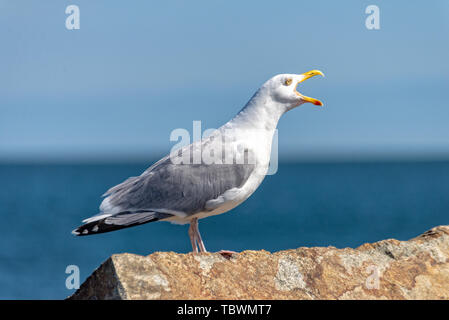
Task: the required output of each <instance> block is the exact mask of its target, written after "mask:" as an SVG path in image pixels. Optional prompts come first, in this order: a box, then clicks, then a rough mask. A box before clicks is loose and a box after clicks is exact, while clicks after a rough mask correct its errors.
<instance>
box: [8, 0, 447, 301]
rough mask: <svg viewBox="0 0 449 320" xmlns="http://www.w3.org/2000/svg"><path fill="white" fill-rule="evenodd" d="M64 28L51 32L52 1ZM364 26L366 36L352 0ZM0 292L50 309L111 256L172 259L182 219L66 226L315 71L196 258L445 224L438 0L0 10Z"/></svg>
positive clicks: (402, 235)
mask: <svg viewBox="0 0 449 320" xmlns="http://www.w3.org/2000/svg"><path fill="white" fill-rule="evenodd" d="M73 4H74V5H77V6H78V7H79V9H80V29H79V30H68V29H67V28H66V25H65V22H66V19H67V17H68V16H69V15H68V14H66V13H65V10H66V7H67V6H69V5H73ZM371 4H375V5H377V6H378V7H379V9H380V16H379V17H380V29H379V30H368V29H367V28H366V26H365V20H366V18H367V17H368V16H369V15H368V14H366V13H365V9H366V7H367V6H368V5H371ZM0 39H1V46H0V61H1V62H0V181H1V184H0V218H1V222H0V298H1V299H49V298H52V299H62V298H65V297H67V296H68V295H70V294H71V293H73V290H68V289H67V288H66V286H65V279H66V277H67V276H68V275H67V274H65V270H66V266H67V265H77V266H79V268H80V272H81V281H83V280H84V279H85V278H86V277H87V276H89V275H90V274H91V273H92V271H93V270H94V269H95V268H96V267H97V266H99V264H100V263H101V262H102V261H104V260H105V259H107V258H108V257H109V256H110V255H111V254H113V253H120V252H131V253H136V254H144V255H146V254H150V253H152V252H154V251H176V252H189V251H190V249H191V248H190V243H189V241H188V236H187V226H177V225H171V224H169V223H157V224H147V225H144V226H139V227H136V228H131V229H126V230H121V231H118V232H113V233H108V234H102V235H98V236H93V237H82V238H76V237H74V236H72V235H71V234H70V232H71V230H72V229H74V228H75V227H77V226H78V225H79V224H80V222H81V220H82V219H84V218H86V217H89V216H91V215H93V214H96V213H97V212H98V206H99V204H100V202H101V198H100V196H101V194H103V193H104V192H105V191H106V190H107V189H108V188H109V187H111V186H113V185H115V184H117V183H120V182H121V181H123V180H124V179H126V178H127V177H129V176H135V175H139V174H140V173H141V172H142V171H143V170H145V169H146V168H147V167H148V166H150V165H151V164H152V163H153V162H155V161H157V160H158V159H159V158H160V157H162V156H164V155H165V154H167V153H168V152H169V151H170V149H171V148H172V147H173V145H174V144H175V143H176V142H173V141H170V140H169V138H170V133H171V132H172V130H174V129H176V128H185V129H187V130H189V131H190V132H192V121H193V120H200V121H202V127H203V130H204V129H207V128H217V127H219V126H220V125H222V124H223V123H225V122H227V121H228V120H229V119H231V118H232V117H233V116H234V115H235V114H236V113H237V112H238V111H239V110H240V109H241V108H242V107H243V105H244V104H245V103H246V102H247V101H248V99H249V98H250V97H251V96H252V94H253V93H254V92H255V90H257V88H258V87H259V86H260V85H261V84H262V83H263V82H265V81H266V80H267V79H269V78H270V77H272V76H273V75H275V74H278V73H303V72H306V71H308V70H311V69H319V70H321V71H323V72H324V73H325V74H326V78H318V77H317V78H313V79H310V80H308V81H307V82H304V83H303V84H301V88H300V91H301V92H302V93H304V94H306V95H308V96H312V97H315V98H318V99H320V100H322V101H323V102H324V107H323V108H317V107H315V106H313V105H310V104H306V105H303V106H301V107H300V108H298V109H295V110H293V111H291V112H290V113H288V114H287V115H286V116H285V117H284V118H282V119H281V122H280V123H279V127H278V128H279V162H280V164H279V169H278V172H277V173H276V174H275V175H272V176H268V177H267V178H266V179H265V181H264V182H263V184H262V185H261V187H260V188H259V189H258V190H257V191H256V193H255V194H254V195H253V196H252V197H251V198H250V199H249V200H248V201H246V202H245V203H244V204H242V205H241V206H239V207H238V208H236V209H234V210H232V211H231V212H229V213H226V214H223V215H220V216H216V217H211V218H209V219H205V220H202V221H201V224H200V225H201V226H200V229H201V232H202V235H203V238H204V239H205V243H206V247H207V248H208V250H210V251H218V250H220V249H229V250H235V251H242V250H245V249H255V250H258V249H265V250H269V251H277V250H282V249H289V248H297V247H300V246H336V247H347V246H349V247H357V246H358V245H361V244H363V243H365V242H372V241H378V240H382V239H385V238H397V239H400V240H406V239H409V238H411V237H414V236H417V235H418V234H420V233H422V232H424V231H426V230H427V229H429V228H431V227H434V226H436V225H441V224H449V197H448V193H449V105H448V102H447V99H448V97H447V93H448V92H449V63H448V62H447V59H448V57H449V2H447V1H444V0H441V1H432V2H424V1H421V2H419V3H418V2H413V3H410V2H409V1H394V2H391V1H375V3H373V2H372V1H356V0H354V1H345V2H343V3H341V2H338V3H337V2H331V1H314V2H313V3H312V2H310V1H308V2H306V1H298V0H296V1H281V2H279V1H278V2H273V1H257V2H247V3H242V2H231V1H214V2H210V1H195V2H185V1H166V2H164V3H157V4H156V3H152V2H149V1H133V2H132V3H125V2H124V1H120V2H119V1H115V2H110V1H95V2H93V1H87V0H77V1H61V0H58V1H56V0H53V1H45V2H36V1H4V0H0Z"/></svg>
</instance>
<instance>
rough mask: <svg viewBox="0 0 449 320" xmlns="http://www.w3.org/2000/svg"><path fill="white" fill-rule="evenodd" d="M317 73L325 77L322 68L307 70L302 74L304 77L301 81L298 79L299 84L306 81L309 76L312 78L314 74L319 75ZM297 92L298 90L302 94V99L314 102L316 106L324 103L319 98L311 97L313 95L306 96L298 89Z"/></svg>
mask: <svg viewBox="0 0 449 320" xmlns="http://www.w3.org/2000/svg"><path fill="white" fill-rule="evenodd" d="M317 75H320V76H323V77H324V74H323V73H322V72H321V71H320V70H310V71H308V72H305V73H303V74H302V76H303V78H302V79H301V80H300V81H298V83H297V85H298V84H300V83H301V82H303V81H305V80H307V79H309V78H312V77H314V76H317ZM296 92H297V94H298V95H300V96H301V99H302V100H304V101H306V102H310V103H313V104H314V105H316V106H322V105H323V103H322V102H321V101H320V100H318V99H315V98H311V97H306V96H304V95H302V94H300V93H299V92H298V91H296Z"/></svg>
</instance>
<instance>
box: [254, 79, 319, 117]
mask: <svg viewBox="0 0 449 320" xmlns="http://www.w3.org/2000/svg"><path fill="white" fill-rule="evenodd" d="M316 75H321V76H324V74H323V73H322V72H321V71H319V70H311V71H309V72H306V73H303V74H278V75H276V76H274V77H273V78H271V79H270V80H268V81H267V82H265V83H264V84H263V86H262V87H261V88H260V90H259V94H260V95H262V96H269V97H270V98H271V99H272V100H273V101H274V102H277V103H278V104H280V105H282V106H285V108H286V110H284V111H288V110H290V109H293V108H295V107H297V106H299V105H301V104H303V103H306V102H310V103H313V104H314V105H318V106H322V105H323V103H322V102H321V101H320V100H317V99H314V98H310V97H307V96H305V95H303V94H301V93H300V92H298V90H297V87H298V85H299V84H300V83H301V82H303V81H304V80H307V79H309V78H311V77H313V76H316Z"/></svg>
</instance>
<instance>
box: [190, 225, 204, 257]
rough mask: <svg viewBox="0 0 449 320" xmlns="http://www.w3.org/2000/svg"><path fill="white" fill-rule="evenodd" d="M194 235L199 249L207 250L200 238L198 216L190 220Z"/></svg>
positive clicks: (201, 250)
mask: <svg viewBox="0 0 449 320" xmlns="http://www.w3.org/2000/svg"><path fill="white" fill-rule="evenodd" d="M190 225H191V226H192V228H193V232H194V235H195V241H196V243H197V245H198V247H199V249H200V252H207V250H206V246H205V245H204V242H203V239H201V234H200V230H199V229H198V218H193V219H192V221H191V222H190Z"/></svg>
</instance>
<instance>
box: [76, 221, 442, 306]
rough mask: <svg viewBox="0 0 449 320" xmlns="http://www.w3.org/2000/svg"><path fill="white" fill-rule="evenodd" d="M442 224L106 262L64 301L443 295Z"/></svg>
mask: <svg viewBox="0 0 449 320" xmlns="http://www.w3.org/2000/svg"><path fill="white" fill-rule="evenodd" d="M448 257H449V226H440V227H436V228H433V229H432V230H430V231H427V232H426V233H424V234H422V235H420V236H419V237H417V238H414V239H411V240H409V241H398V240H394V239H390V240H383V241H379V242H376V243H367V244H364V245H362V246H360V247H358V248H356V249H351V248H344V249H337V248H334V247H326V248H322V247H316V248H298V249H294V250H285V251H279V252H275V253H270V252H267V251H264V250H262V251H250V250H248V251H244V252H241V253H238V254H234V255H232V257H231V258H230V259H226V258H225V257H223V256H221V255H220V254H218V253H206V254H196V255H195V254H192V253H189V254H178V253H174V252H155V253H153V254H151V255H149V256H147V257H144V256H139V255H135V254H129V253H124V254H117V255H113V256H111V257H110V258H109V259H108V260H106V261H105V262H104V263H103V264H102V265H101V266H100V267H99V268H98V269H97V270H95V271H94V273H93V274H92V275H91V276H90V277H89V278H88V279H87V280H86V281H85V282H84V283H83V284H82V285H81V287H80V289H78V290H77V291H76V292H75V293H74V294H73V295H72V296H70V297H69V299H449V263H448V262H449V260H448Z"/></svg>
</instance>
